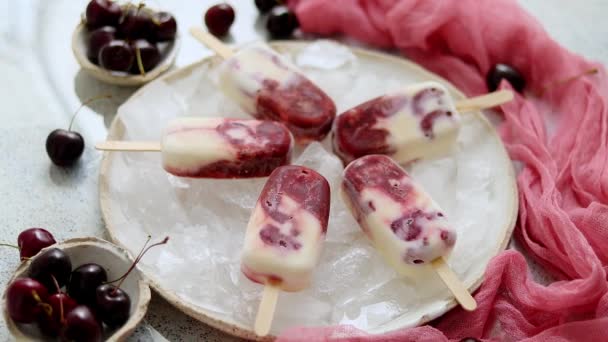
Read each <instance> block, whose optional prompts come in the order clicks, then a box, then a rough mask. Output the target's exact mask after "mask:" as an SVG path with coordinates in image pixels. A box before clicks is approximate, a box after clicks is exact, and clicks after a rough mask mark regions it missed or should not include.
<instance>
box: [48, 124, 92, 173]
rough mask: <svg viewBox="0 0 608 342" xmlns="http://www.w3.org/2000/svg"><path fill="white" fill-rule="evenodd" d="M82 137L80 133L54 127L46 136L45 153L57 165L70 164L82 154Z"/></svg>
mask: <svg viewBox="0 0 608 342" xmlns="http://www.w3.org/2000/svg"><path fill="white" fill-rule="evenodd" d="M83 151H84V138H83V137H82V135H80V133H78V132H74V131H67V130H65V129H61V128H60V129H56V130H54V131H52V132H51V133H50V134H49V136H48V137H47V138H46V153H47V154H48V155H49V157H50V158H51V161H52V162H53V163H54V164H55V165H57V166H70V165H73V164H74V163H76V161H77V160H78V159H79V158H80V156H81V155H82V152H83Z"/></svg>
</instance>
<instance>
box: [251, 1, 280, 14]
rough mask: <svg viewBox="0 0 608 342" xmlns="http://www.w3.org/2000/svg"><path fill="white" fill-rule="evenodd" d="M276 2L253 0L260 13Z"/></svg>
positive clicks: (266, 10) (268, 9)
mask: <svg viewBox="0 0 608 342" xmlns="http://www.w3.org/2000/svg"><path fill="white" fill-rule="evenodd" d="M278 4H279V3H278V2H277V0H255V7H257V8H258V10H259V11H260V13H266V12H268V11H270V10H271V9H272V8H273V7H274V6H276V5H278Z"/></svg>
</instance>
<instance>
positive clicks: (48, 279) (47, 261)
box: [30, 248, 72, 293]
mask: <svg viewBox="0 0 608 342" xmlns="http://www.w3.org/2000/svg"><path fill="white" fill-rule="evenodd" d="M70 273H72V262H71V261H70V257H69V256H68V255H67V254H66V253H65V252H64V251H63V250H61V249H59V248H51V249H49V250H46V251H44V252H43V253H42V254H40V255H38V256H37V257H36V258H35V259H34V260H33V261H32V264H31V265H30V277H32V278H34V279H36V280H38V281H39V282H41V283H42V284H43V285H45V286H46V288H47V290H49V292H51V293H55V288H56V286H55V282H54V280H53V277H55V279H56V280H57V283H58V284H59V287H62V286H63V285H65V284H66V283H67V282H68V279H69V278H70ZM51 289H53V290H52V291H51Z"/></svg>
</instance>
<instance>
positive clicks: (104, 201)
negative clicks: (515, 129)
mask: <svg viewBox="0 0 608 342" xmlns="http://www.w3.org/2000/svg"><path fill="white" fill-rule="evenodd" d="M308 44H310V43H309V42H286V41H278V42H273V43H271V44H270V45H271V46H272V47H273V48H274V49H276V50H278V51H282V50H283V51H291V50H299V49H301V48H303V47H305V46H306V45H308ZM349 48H350V49H351V51H352V52H353V53H354V54H355V55H357V56H365V57H367V58H370V59H376V60H378V61H379V63H382V62H383V61H390V62H391V63H396V64H401V65H403V67H404V68H405V69H409V70H411V72H412V73H417V74H421V75H424V76H425V78H428V79H430V80H436V81H439V82H441V83H443V84H444V85H446V86H447V87H448V89H449V90H450V92H452V93H453V94H457V97H459V98H465V96H464V94H463V93H462V92H461V91H459V90H458V89H457V88H456V87H454V86H453V85H452V84H451V83H450V82H448V81H447V80H445V79H443V78H442V77H440V76H438V75H436V74H434V73H432V72H430V71H428V70H426V69H424V68H422V67H421V66H419V65H417V64H415V63H413V62H410V61H408V60H406V59H403V58H399V57H396V56H391V55H388V54H385V53H382V52H375V51H370V50H365V49H361V48H354V47H349ZM219 61H220V59H219V57H217V56H211V57H207V58H204V59H202V60H201V61H198V62H195V63H193V64H190V65H187V66H185V67H183V68H180V69H177V70H175V71H173V72H170V73H168V74H166V75H163V76H162V77H161V78H159V79H158V80H159V81H160V80H168V79H172V78H180V77H181V76H182V75H184V74H190V73H191V72H192V71H194V70H195V69H196V68H198V67H200V66H202V65H205V64H207V63H218V62H219ZM144 91H145V87H143V88H142V89H139V90H138V91H137V92H135V93H134V94H133V95H131V97H130V98H129V99H128V100H127V101H129V100H131V99H133V98H136V97H137V96H139V95H140V94H142V93H143V92H144ZM125 102H126V101H125ZM469 116H471V117H474V118H475V119H477V120H479V121H481V122H483V124H484V126H485V127H486V129H487V130H488V131H489V134H490V135H491V136H492V137H494V138H495V139H496V140H497V141H498V142H499V145H500V150H499V151H497V152H498V153H500V154H502V155H503V160H504V166H503V167H504V168H505V169H507V170H508V175H507V177H508V178H509V180H510V183H511V186H510V189H511V193H510V196H509V198H510V205H509V208H508V211H509V212H510V213H511V215H510V219H509V220H507V222H506V224H505V226H504V227H503V228H502V229H501V230H502V231H503V234H504V235H503V236H502V242H501V243H500V245H499V247H498V248H497V250H496V251H495V253H493V255H497V254H498V253H499V252H501V251H502V250H504V249H505V248H506V247H507V245H508V243H509V241H510V239H511V234H512V232H513V229H514V227H515V223H516V221H517V211H518V201H519V198H518V194H517V183H516V181H515V171H514V168H513V165H512V163H511V160H510V159H509V156H508V154H507V151H506V149H505V147H504V145H503V144H502V141H501V140H500V138H499V137H498V134H497V133H496V131H495V130H494V127H493V126H492V124H491V123H490V122H489V121H488V120H487V119H486V118H485V116H484V115H483V114H482V113H480V112H477V113H472V115H469ZM123 134H124V126H123V124H122V121H121V120H120V117H119V116H118V115H117V116H116V117H115V118H114V120H113V121H112V124H111V126H110V129H109V130H108V140H120V138H121V137H122V136H123ZM108 156H109V154H108V152H105V153H104V155H103V158H102V161H101V168H100V174H99V200H100V205H101V212H102V216H103V219H104V221H105V222H106V228H107V230H108V233H109V235H110V238H111V239H112V241H114V242H115V243H117V244H119V245H121V243H120V241H119V240H118V239H116V237H115V235H114V230H115V229H116V228H115V227H112V226H111V225H110V224H109V223H108V222H112V220H111V219H110V217H111V212H110V210H109V208H110V205H109V203H108V202H109V186H108V178H107V174H108V170H109V168H110V164H111V159H110V158H108ZM125 248H126V247H125ZM142 273H144V275H145V272H144V271H142ZM149 281H150V286H151V287H152V288H153V289H154V290H156V291H157V292H158V293H159V294H160V295H161V296H162V297H163V298H165V299H166V300H167V301H168V302H170V303H171V304H172V305H173V306H175V307H176V308H178V309H179V310H181V311H182V312H184V313H185V314H187V315H189V316H190V317H192V318H194V319H196V320H198V321H201V322H203V323H205V324H208V325H210V326H211V327H213V328H216V329H218V330H221V331H223V332H225V333H227V334H230V335H233V336H237V337H241V338H245V339H249V340H256V341H271V340H274V338H275V337H274V336H265V337H260V336H257V335H256V334H255V333H254V332H253V330H252V327H248V326H244V325H242V324H239V323H235V322H226V321H224V320H222V319H221V318H217V317H215V315H214V314H213V313H210V312H208V311H206V310H204V309H202V308H200V307H198V306H196V305H192V304H190V303H188V302H186V301H184V300H182V299H180V298H179V296H178V295H177V294H176V293H175V292H174V291H171V290H167V289H165V288H163V287H162V286H161V285H160V284H158V283H157V282H156V281H154V279H153V278H149ZM482 281H483V274H481V275H480V277H479V278H478V279H476V280H475V281H474V282H473V284H471V285H470V286H469V287H468V289H469V291H475V290H477V289H478V288H479V286H480V285H481V283H482ZM456 305H457V303H456V300H455V299H454V298H451V299H450V300H449V302H448V304H447V305H446V306H445V307H444V308H443V309H442V310H437V311H436V312H432V313H430V314H428V315H423V316H421V317H420V320H419V321H418V325H422V324H425V323H428V322H429V321H431V320H433V319H435V318H437V317H439V316H441V315H443V314H444V313H446V312H448V311H449V310H451V309H452V308H454V307H455V306H456ZM404 328H405V327H404ZM387 332H388V331H387Z"/></svg>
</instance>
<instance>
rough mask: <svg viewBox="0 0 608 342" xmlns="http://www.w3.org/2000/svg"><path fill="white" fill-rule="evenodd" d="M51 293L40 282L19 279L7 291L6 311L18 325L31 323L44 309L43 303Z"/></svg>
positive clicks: (30, 279)
mask: <svg viewBox="0 0 608 342" xmlns="http://www.w3.org/2000/svg"><path fill="white" fill-rule="evenodd" d="M48 296H49V293H48V291H47V289H46V288H45V287H44V285H42V284H41V283H40V282H39V281H37V280H35V279H32V278H19V279H16V280H15V281H13V282H12V283H11V284H10V285H9V286H8V289H7V290H6V310H7V312H8V315H9V316H10V317H11V318H12V319H13V321H15V322H17V323H31V322H33V321H34V320H36V317H37V316H38V314H39V313H40V312H41V311H42V310H43V309H44V307H43V303H44V302H45V301H46V300H47V298H48Z"/></svg>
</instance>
